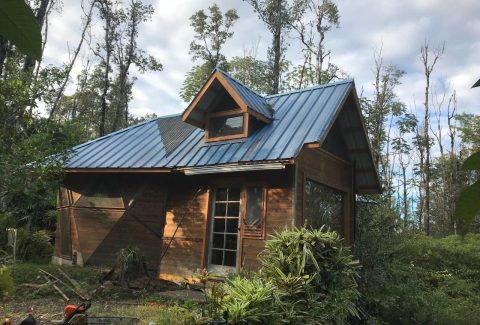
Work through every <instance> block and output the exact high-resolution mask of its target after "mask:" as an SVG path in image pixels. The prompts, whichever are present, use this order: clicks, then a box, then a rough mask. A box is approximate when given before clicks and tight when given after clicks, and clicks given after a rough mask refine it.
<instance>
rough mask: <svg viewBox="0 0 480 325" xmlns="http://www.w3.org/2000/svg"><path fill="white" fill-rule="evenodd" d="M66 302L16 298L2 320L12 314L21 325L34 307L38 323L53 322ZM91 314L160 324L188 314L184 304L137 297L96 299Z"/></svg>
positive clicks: (177, 321)
mask: <svg viewBox="0 0 480 325" xmlns="http://www.w3.org/2000/svg"><path fill="white" fill-rule="evenodd" d="M65 305H66V303H65V302H64V301H63V300H62V299H58V298H43V299H35V300H29V301H12V302H8V303H6V304H5V305H4V306H2V308H1V317H2V318H1V319H2V321H3V319H4V318H5V317H9V318H10V319H11V320H12V321H13V324H15V325H17V324H20V322H21V321H22V320H23V319H24V318H25V317H26V316H27V311H28V309H29V308H33V309H34V317H35V319H36V321H37V324H38V325H51V324H52V321H54V320H61V319H62V318H63V307H64V306H65ZM88 315H90V316H128V317H137V318H139V319H140V323H139V324H142V325H143V324H145V325H146V324H149V323H150V322H155V324H156V325H160V324H182V323H184V321H182V319H184V318H185V317H187V316H188V310H187V309H185V308H183V307H178V306H173V307H172V305H167V304H164V303H159V302H156V301H146V302H138V301H135V300H121V301H94V302H93V303H92V307H91V308H90V309H89V311H88Z"/></svg>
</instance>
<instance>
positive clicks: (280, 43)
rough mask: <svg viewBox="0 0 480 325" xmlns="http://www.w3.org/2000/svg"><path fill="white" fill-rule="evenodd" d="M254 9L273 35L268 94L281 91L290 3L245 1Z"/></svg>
mask: <svg viewBox="0 0 480 325" xmlns="http://www.w3.org/2000/svg"><path fill="white" fill-rule="evenodd" d="M244 1H246V2H247V3H248V4H249V5H251V6H252V7H253V9H254V10H255V12H256V13H257V14H258V16H259V17H260V19H261V20H262V21H263V22H264V23H265V25H266V26H267V28H268V30H269V31H270V33H271V34H272V45H271V46H270V48H269V49H268V57H269V62H270V69H271V89H269V92H268V94H277V93H278V92H279V91H280V83H281V75H282V72H283V69H282V61H283V60H284V58H285V52H286V50H287V44H286V42H285V37H286V35H287V33H288V31H289V30H290V26H291V25H290V19H291V17H290V9H289V6H288V1H282V0H244Z"/></svg>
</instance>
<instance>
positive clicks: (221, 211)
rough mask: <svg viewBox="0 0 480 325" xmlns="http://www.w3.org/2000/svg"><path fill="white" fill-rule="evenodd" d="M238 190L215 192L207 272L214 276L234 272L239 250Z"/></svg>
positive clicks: (226, 189)
mask: <svg viewBox="0 0 480 325" xmlns="http://www.w3.org/2000/svg"><path fill="white" fill-rule="evenodd" d="M240 192H241V191H240V188H239V187H238V188H236V187H221V188H217V189H216V190H215V194H214V200H213V209H212V216H211V224H210V245H209V254H208V270H209V271H211V272H213V273H214V274H216V275H220V276H222V275H226V274H228V273H233V272H236V269H237V260H238V258H237V257H238V248H239V237H240V236H239V232H240V228H239V220H240V206H241V202H240V201H241V199H240V198H241V196H240Z"/></svg>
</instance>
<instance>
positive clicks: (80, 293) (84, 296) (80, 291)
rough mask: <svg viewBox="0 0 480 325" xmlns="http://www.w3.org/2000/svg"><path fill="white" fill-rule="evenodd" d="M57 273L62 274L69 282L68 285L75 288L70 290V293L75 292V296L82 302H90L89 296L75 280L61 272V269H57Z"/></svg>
mask: <svg viewBox="0 0 480 325" xmlns="http://www.w3.org/2000/svg"><path fill="white" fill-rule="evenodd" d="M58 272H60V274H62V275H63V276H64V277H65V278H66V279H67V280H68V281H70V283H71V284H72V285H73V287H74V288H75V289H72V291H73V292H75V293H76V294H77V296H79V297H80V298H81V299H82V300H90V296H89V294H88V293H87V292H85V291H84V290H83V288H82V286H81V285H80V284H79V283H78V282H77V281H76V280H75V279H72V278H71V277H69V276H68V274H67V273H65V272H63V270H62V269H61V268H58Z"/></svg>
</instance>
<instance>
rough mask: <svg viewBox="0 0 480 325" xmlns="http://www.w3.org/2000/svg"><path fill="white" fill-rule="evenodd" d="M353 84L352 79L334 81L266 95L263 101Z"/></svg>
mask: <svg viewBox="0 0 480 325" xmlns="http://www.w3.org/2000/svg"><path fill="white" fill-rule="evenodd" d="M353 82H354V79H353V78H350V79H344V80H339V81H335V82H330V83H327V84H321V85H316V86H311V87H307V88H302V89H296V90H291V91H286V92H284V93H278V94H272V95H268V96H265V99H270V98H273V97H279V96H284V95H291V94H295V93H300V92H304V91H310V90H315V89H321V88H327V87H331V86H337V85H341V84H347V83H353Z"/></svg>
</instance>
